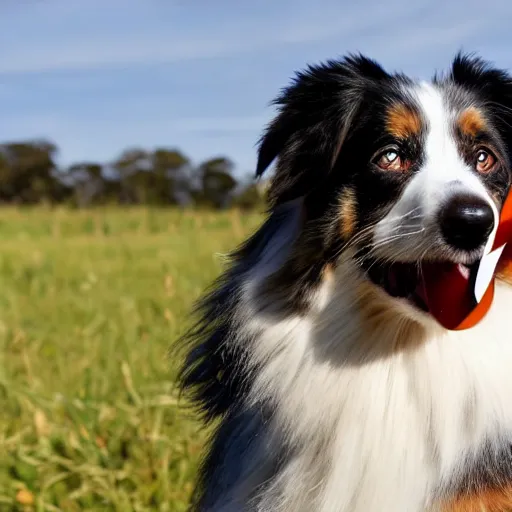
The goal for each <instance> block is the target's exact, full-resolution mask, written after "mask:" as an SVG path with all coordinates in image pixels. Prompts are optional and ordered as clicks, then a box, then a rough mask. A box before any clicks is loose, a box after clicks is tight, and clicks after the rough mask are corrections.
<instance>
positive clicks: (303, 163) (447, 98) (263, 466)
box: [181, 54, 512, 512]
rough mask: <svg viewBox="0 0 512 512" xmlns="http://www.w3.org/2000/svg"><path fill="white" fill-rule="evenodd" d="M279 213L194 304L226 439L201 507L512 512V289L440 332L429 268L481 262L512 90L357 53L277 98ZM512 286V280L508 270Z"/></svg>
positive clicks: (501, 179) (191, 356) (502, 81)
mask: <svg viewBox="0 0 512 512" xmlns="http://www.w3.org/2000/svg"><path fill="white" fill-rule="evenodd" d="M275 105H276V107H277V113H276V117H275V118H274V119H273V120H272V121H271V122H270V124H269V125H268V126H267V128H266V130H265V132H264V134H263V136H262V138H261V140H260V144H259V153H258V164H257V175H258V176H260V175H262V174H263V173H264V172H265V170H266V169H267V168H268V167H270V165H271V164H272V163H273V162H274V161H275V164H276V165H275V172H274V174H273V178H272V180H271V183H270V186H269V189H268V215H267V218H266V220H265V221H264V223H263V224H262V226H261V227H260V228H259V229H258V230H257V231H256V233H255V234H253V235H252V236H251V237H250V238H248V239H247V240H246V241H245V242H244V243H243V244H242V246H241V247H239V248H238V249H237V250H236V251H235V252H234V253H233V254H232V258H231V260H230V264H229V266H228V268H227V269H226V270H225V272H224V273H223V274H222V276H221V277H220V278H219V280H218V281H217V282H216V283H215V284H214V286H213V288H212V289H211V290H210V292H209V293H208V294H207V295H206V296H205V297H204V298H203V299H202V300H201V301H200V303H199V305H198V310H197V313H198V315H199V317H198V322H197V324H195V326H194V327H193V329H192V330H191V331H190V333H189V334H188V336H187V339H188V341H189V345H188V347H189V348H188V349H187V350H188V357H187V358H186V362H185V364H184V367H183V371H182V375H181V382H182V386H183V389H184V390H185V391H186V392H188V393H189V394H190V395H191V397H192V399H193V400H195V403H196V404H197V405H198V406H199V408H200V409H201V410H202V411H203V413H204V418H205V421H206V422H213V423H214V425H215V429H214V430H215V431H214V435H213V438H212V439H211V443H210V445H209V450H208V453H207V454H206V456H205V458H204V462H203V464H202V467H201V470H200V477H199V479H198V483H197V488H196V491H195V493H194V497H193V506H192V507H193V510H196V511H198V512H207V511H208V512H314V511H318V512H377V511H378V512H425V511H428V512H455V511H459V512H479V511H480V510H489V511H494V512H497V511H506V510H512V285H510V284H508V283H507V275H506V274H505V273H503V274H501V275H498V276H497V281H496V289H495V297H494V302H493V305H492V307H491V309H490V311H489V312H488V314H487V315H486V316H485V317H484V319H483V320H482V321H481V322H480V323H478V324H477V325H476V326H475V327H473V328H471V329H467V330H459V331H454V330H446V329H444V328H443V327H441V325H440V324H439V323H438V322H437V321H436V320H435V318H434V317H433V315H432V314H430V313H429V307H428V306H427V304H426V303H425V300H424V297H423V296H422V293H421V286H419V284H420V282H421V280H422V279H423V275H424V273H422V269H423V268H424V265H429V266H430V267H432V266H434V267H435V266H436V265H439V266H440V267H441V266H443V267H446V265H458V266H459V267H463V268H467V269H470V268H471V266H472V265H475V264H478V262H479V261H480V259H481V258H482V255H483V252H484V248H485V246H486V243H487V241H488V240H489V239H490V236H491V234H492V233H493V232H495V230H496V229H497V227H496V226H497V223H498V219H499V215H500V210H501V207H502V205H503V202H504V199H505V197H506V196H507V193H508V191H509V186H510V183H511V167H510V159H511V156H512V79H511V77H510V76H509V75H508V74H507V72H506V71H504V70H500V69H496V68H495V67H494V65H491V64H489V63H487V62H485V61H483V60H481V59H480V58H477V57H474V56H473V55H463V54H459V55H457V56H456V57H455V59H454V60H453V63H452V65H451V67H450V69H449V70H448V72H446V73H442V74H436V75H435V76H434V78H433V79H432V80H430V81H421V80H413V79H411V78H409V77H407V76H405V75H403V74H400V73H388V72H387V71H385V70H384V69H383V68H382V67H381V66H380V65H379V64H378V63H377V62H375V61H373V60H371V59H368V58H366V57H364V56H362V55H350V56H348V57H346V58H343V59H339V60H331V61H327V62H325V63H322V64H319V65H312V66H309V67H307V68H306V69H305V70H303V71H301V72H299V73H297V75H296V76H295V78H294V79H293V81H292V82H291V84H290V85H289V86H288V87H286V88H285V89H283V91H282V92H281V94H280V95H279V96H278V97H277V99H276V100H275ZM508 280H509V281H510V282H511V283H512V280H510V276H508Z"/></svg>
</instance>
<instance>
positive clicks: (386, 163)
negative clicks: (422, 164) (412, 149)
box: [376, 149, 410, 171]
mask: <svg viewBox="0 0 512 512" xmlns="http://www.w3.org/2000/svg"><path fill="white" fill-rule="evenodd" d="M376 163H377V165H378V166H379V167H380V168H381V169H383V170H385V171H406V170H407V169H408V168H409V167H410V163H409V162H408V161H407V160H404V159H403V158H402V157H401V156H400V155H399V153H398V152H397V151H395V150H394V149H390V150H388V151H385V152H384V153H382V154H381V155H380V156H379V157H378V158H377V162H376Z"/></svg>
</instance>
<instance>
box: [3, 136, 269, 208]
mask: <svg viewBox="0 0 512 512" xmlns="http://www.w3.org/2000/svg"><path fill="white" fill-rule="evenodd" d="M56 157H57V147H56V146H55V145H54V144H52V143H50V142H47V141H24V142H10V143H5V144H0V202H1V203H4V204H38V203H47V204H48V203H49V204H62V203H67V204H70V205H74V206H78V207H88V206H94V205H104V204H120V205H135V204H148V205H177V206H182V207H186V206H192V205H195V206H205V207H212V208H226V207H228V206H238V207H240V208H256V207H261V206H262V202H263V186H262V185H261V184H258V183H255V182H254V181H253V180H252V177H250V176H248V179H247V181H240V180H238V179H237V178H236V177H235V175H234V173H233V170H234V169H233V168H234V166H233V163H232V162H231V161H230V160H229V159H228V158H225V157H218V158H212V159H210V160H207V161H205V162H202V163H200V164H199V165H197V166H194V165H192V164H191V161H190V160H189V158H188V157H187V156H185V155H184V154H183V153H181V152H180V151H179V150H177V149H172V148H171V149H169V148H158V149H155V150H153V151H147V150H145V149H140V148H133V149H127V150H125V151H123V152H122V153H121V154H120V155H119V157H118V158H117V159H115V160H114V161H113V162H110V163H106V164H105V163H99V162H94V161H84V162H77V163H74V164H73V165H70V166H69V167H66V168H61V167H59V166H58V165H57V164H56Z"/></svg>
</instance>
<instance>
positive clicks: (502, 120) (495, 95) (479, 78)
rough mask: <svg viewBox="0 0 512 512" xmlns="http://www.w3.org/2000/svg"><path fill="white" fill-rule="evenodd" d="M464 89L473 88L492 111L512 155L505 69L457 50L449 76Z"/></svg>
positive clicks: (510, 81)
mask: <svg viewBox="0 0 512 512" xmlns="http://www.w3.org/2000/svg"><path fill="white" fill-rule="evenodd" d="M449 78H450V79H451V80H452V81H453V82H454V83H455V84H457V85H459V86H461V87H462V88H464V89H467V90H470V91H475V92H476V93H477V94H478V96H479V97H481V98H483V99H484V101H485V102H486V103H487V105H488V107H489V110H490V112H491V113H492V115H494V118H495V119H494V120H495V126H497V127H498V129H499V131H500V132H501V134H502V135H503V140H504V142H505V143H506V144H507V146H508V151H509V157H512V77H511V75H510V74H509V73H507V72H506V71H505V70H502V69H498V68H496V67H493V66H492V65H491V64H490V63H488V62H486V61H484V60H482V59H480V58H479V57H476V56H475V55H473V54H463V53H459V54H457V56H456V57H455V59H454V60H453V64H452V69H451V74H450V77H449Z"/></svg>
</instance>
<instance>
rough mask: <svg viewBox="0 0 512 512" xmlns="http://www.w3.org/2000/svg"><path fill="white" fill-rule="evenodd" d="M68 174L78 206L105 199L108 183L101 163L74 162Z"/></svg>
mask: <svg viewBox="0 0 512 512" xmlns="http://www.w3.org/2000/svg"><path fill="white" fill-rule="evenodd" d="M68 175H69V176H70V180H71V183H72V186H73V190H74V199H75V202H76V204H77V205H78V206H80V207H84V206H89V205H91V204H93V203H98V202H101V200H102V199H104V195H105V191H106V185H105V179H104V177H103V167H102V165H101V164H98V163H94V162H81V163H77V164H73V165H71V166H70V167H69V169H68Z"/></svg>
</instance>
